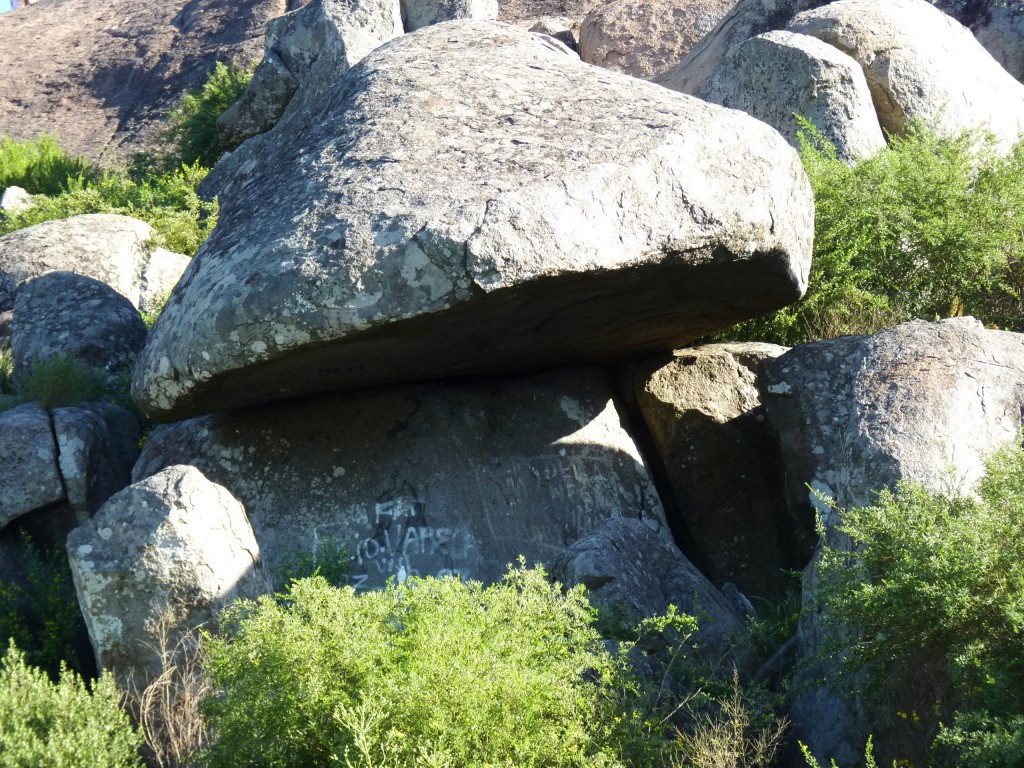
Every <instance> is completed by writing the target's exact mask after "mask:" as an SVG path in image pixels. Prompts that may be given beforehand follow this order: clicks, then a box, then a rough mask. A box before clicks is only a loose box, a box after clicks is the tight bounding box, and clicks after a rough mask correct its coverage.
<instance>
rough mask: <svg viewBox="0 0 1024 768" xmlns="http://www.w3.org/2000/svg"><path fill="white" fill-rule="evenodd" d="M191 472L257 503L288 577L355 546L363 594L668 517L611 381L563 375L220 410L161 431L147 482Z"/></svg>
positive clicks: (152, 445)
mask: <svg viewBox="0 0 1024 768" xmlns="http://www.w3.org/2000/svg"><path fill="white" fill-rule="evenodd" d="M171 464H191V465H194V466H196V467H198V468H199V469H201V470H202V471H203V473H204V474H206V476H207V477H209V478H210V479H211V480H213V481H214V482H217V483H220V484H222V485H224V486H225V487H227V488H228V489H229V490H230V491H231V492H232V493H233V494H234V495H235V496H236V497H237V498H238V499H239V500H241V501H242V503H243V504H245V507H246V510H247V511H248V513H249V516H250V519H251V520H252V525H253V529H254V530H255V532H256V538H257V540H258V541H259V543H260V548H261V550H262V551H263V555H264V558H265V560H266V562H267V563H268V566H269V567H270V569H271V572H272V573H273V574H274V575H275V578H276V579H277V580H278V581H279V582H280V580H281V579H283V578H285V577H287V575H288V573H287V571H288V568H289V563H290V562H292V561H295V560H296V559H297V558H301V557H302V556H306V555H311V554H312V555H314V556H315V555H316V554H317V552H319V551H320V550H321V549H322V548H323V547H325V546H326V548H327V549H326V551H331V550H337V549H338V548H339V547H344V548H345V549H347V551H348V553H349V555H350V557H351V571H350V580H351V583H352V584H353V585H355V586H356V587H358V588H371V587H379V586H381V585H383V584H384V583H385V582H386V580H387V579H388V578H390V577H394V576H400V575H401V574H403V573H404V574H405V575H407V576H413V575H420V576H428V575H443V574H451V573H458V574H462V575H463V576H465V577H467V578H473V579H480V580H482V581H485V582H494V581H497V580H498V579H500V578H501V576H502V575H504V573H505V569H506V566H507V565H508V564H509V563H512V562H515V560H516V558H517V557H518V556H519V555H521V554H522V555H525V556H526V557H527V558H528V560H529V561H530V562H531V563H534V562H550V561H551V560H553V559H554V557H555V556H556V555H557V554H558V553H559V552H561V550H562V549H563V548H564V547H565V546H567V545H568V544H571V543H572V542H574V541H576V540H577V539H578V538H580V537H581V536H583V535H585V534H587V533H589V532H590V531H592V530H593V529H594V528H596V527H597V526H599V525H600V524H601V523H603V522H604V521H605V520H607V519H609V518H612V517H620V516H621V517H642V518H646V519H649V520H651V521H652V522H654V521H656V522H657V524H659V525H663V524H664V513H663V511H662V508H661V503H660V501H659V500H658V497H657V494H656V492H655V490H654V487H653V485H652V483H651V481H650V479H649V477H648V474H647V470H646V468H645V466H644V464H643V462H642V459H641V458H640V455H639V453H638V452H637V449H636V447H635V446H634V444H633V442H632V440H631V439H630V437H629V435H628V434H626V432H625V431H624V429H623V427H622V424H621V416H620V414H619V413H618V411H617V410H616V408H615V405H614V403H613V401H612V391H611V387H610V384H609V382H608V380H607V376H606V375H605V374H604V373H603V372H601V371H597V370H591V369H583V370H563V371H558V372H552V373H547V374H542V375H538V376H534V377H530V378H525V379H517V380H501V381H490V382H482V383H478V384H466V385H460V386H454V385H441V384H437V385H422V386H418V387H410V388H399V389H393V390H388V391H382V392H377V393H372V394H364V395H359V396H348V397H346V396H339V395H334V396H330V397H322V398H317V399H310V400H304V401H297V402H295V403H289V404H282V405H278V406H274V407H264V408H261V409H260V410H259V411H258V412H249V413H247V412H239V413H236V414H218V415H214V416H208V417H202V418H198V419H195V420H192V421H187V422H182V423H179V424H174V425H170V426H168V427H166V428H163V429H161V430H157V431H156V432H154V433H153V434H152V435H151V436H150V438H149V440H148V441H147V442H146V445H145V447H144V448H143V452H142V456H141V457H140V459H139V462H138V464H137V465H136V467H135V470H134V477H135V478H142V477H145V476H147V475H150V474H152V473H154V472H157V471H159V470H160V469H162V468H163V467H165V466H168V465H171Z"/></svg>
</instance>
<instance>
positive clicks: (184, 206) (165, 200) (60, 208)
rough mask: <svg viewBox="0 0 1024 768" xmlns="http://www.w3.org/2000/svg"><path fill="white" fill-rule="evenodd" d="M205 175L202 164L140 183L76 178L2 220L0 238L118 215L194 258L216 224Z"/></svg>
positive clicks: (114, 176)
mask: <svg viewBox="0 0 1024 768" xmlns="http://www.w3.org/2000/svg"><path fill="white" fill-rule="evenodd" d="M206 172H207V171H206V169H205V168H202V167H200V166H199V165H186V166H182V167H180V168H178V169H176V170H173V171H168V172H166V173H163V174H160V175H157V176H152V177H148V178H142V179H138V180H135V179H132V178H130V177H129V176H128V175H127V174H125V173H119V172H108V173H105V174H103V175H102V176H101V177H100V178H98V179H95V180H92V181H87V180H83V179H74V180H72V181H71V182H69V184H68V186H67V189H65V190H64V191H63V192H61V193H60V194H55V195H53V196H39V197H37V198H35V205H34V206H33V207H32V208H30V209H28V210H26V211H22V212H20V213H16V214H12V215H10V216H8V217H7V218H5V219H4V220H2V221H0V236H2V235H5V234H7V233H9V232H13V231H14V230H16V229H22V228H23V227H29V226H32V225H33V224H38V223H40V222H43V221H50V220H53V219H65V218H68V217H69V216H76V215H78V214H82V213H116V214H122V215H124V216H133V217H134V218H136V219H141V220H142V221H145V222H146V223H148V224H149V225H150V226H152V227H153V229H154V230H156V242H155V245H160V246H163V247H164V248H167V249H168V250H171V251H174V252H176V253H184V254H186V255H189V256H191V255H194V254H195V252H196V251H197V250H199V246H201V245H202V244H203V242H204V241H205V240H206V238H207V237H208V236H209V234H210V232H212V231H213V228H214V227H215V226H216V224H217V211H218V206H217V203H216V201H214V202H211V203H208V202H205V201H203V200H202V199H200V197H199V195H198V194H197V192H196V188H197V187H198V185H199V182H201V181H202V180H203V178H204V177H205V176H206Z"/></svg>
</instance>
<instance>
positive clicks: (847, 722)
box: [764, 318, 1024, 764]
mask: <svg viewBox="0 0 1024 768" xmlns="http://www.w3.org/2000/svg"><path fill="white" fill-rule="evenodd" d="M764 369H765V379H764V381H765V385H766V388H767V391H768V393H769V394H768V396H767V398H766V407H767V409H768V413H769V417H770V419H771V422H772V424H773V425H774V427H775V429H776V432H777V433H778V434H779V436H780V444H781V449H782V455H783V460H784V463H785V467H786V476H787V482H788V485H789V495H790V499H791V503H793V504H794V505H796V504H801V505H802V506H803V507H804V509H805V510H808V511H809V510H811V509H812V508H814V507H817V509H818V511H819V512H820V513H821V515H822V519H823V522H824V525H825V529H826V533H827V535H828V536H829V538H830V541H831V543H832V545H833V546H839V547H842V546H846V544H844V541H843V539H842V538H841V537H839V536H838V535H837V534H835V533H834V527H835V525H836V523H837V522H838V520H839V519H840V516H841V512H840V511H838V510H841V509H848V508H850V507H854V506H867V505H870V504H872V503H873V502H874V493H875V492H876V491H878V490H880V489H881V488H883V487H885V486H890V487H892V486H895V484H896V483H898V482H899V481H901V480H906V481H913V482H916V483H920V484H922V485H924V486H925V487H926V488H927V489H929V490H931V491H933V492H947V491H949V490H951V489H955V488H957V487H958V486H959V485H960V484H962V486H963V488H964V489H965V490H966V489H968V488H970V486H971V485H973V483H974V482H975V481H976V480H978V479H979V478H980V477H981V475H982V472H983V464H982V457H983V456H984V455H985V454H987V453H989V452H990V451H992V450H993V449H995V448H996V447H999V446H1001V445H1005V444H1007V443H1011V442H1014V441H1016V440H1017V439H1019V434H1020V429H1021V425H1022V420H1024V417H1022V414H1024V336H1022V335H1020V334H1014V333H1006V332H1002V331H992V330H986V329H984V327H983V326H982V324H981V323H980V322H978V321H977V320H974V319H973V318H956V319H951V320H944V321H942V322H938V323H925V322H921V321H916V322H913V323H907V324H905V325H901V326H897V327H896V328H893V329H891V330H888V331H883V332H882V333H879V334H876V335H874V336H866V337H865V336H854V337H846V338H841V339H834V340H831V341H822V342H816V343H813V344H805V345H801V346H799V347H795V348H794V349H792V350H791V351H790V352H788V353H786V354H784V355H782V356H780V357H777V358H775V359H774V360H769V361H766V362H765V364H764ZM808 488H810V489H812V490H811V491H808ZM815 491H817V492H819V493H821V494H824V495H825V496H828V497H831V498H832V499H834V500H835V502H836V505H837V507H836V508H833V507H831V506H827V505H825V504H823V503H821V502H820V501H819V500H818V499H817V497H816V496H815V495H814V492H815ZM812 577H813V573H812V572H809V577H808V578H807V579H805V606H809V605H811V603H810V602H809V601H808V599H807V596H808V594H810V593H813V591H814V581H813V578H812ZM817 623H818V614H816V613H814V612H813V611H811V610H808V609H807V608H806V607H805V611H804V614H803V616H802V618H801V626H800V633H799V637H800V642H801V648H802V652H803V653H804V655H805V656H807V655H810V654H812V653H813V652H814V649H815V648H816V646H817V632H818V630H817ZM809 674H812V675H813V672H810V673H809ZM886 714H889V713H878V712H871V711H869V710H867V709H865V708H864V702H863V701H862V700H861V699H860V698H858V697H854V698H852V699H846V698H845V697H844V695H843V694H842V693H840V692H837V691H836V690H834V689H832V688H830V687H828V686H825V687H819V688H814V689H813V690H809V691H806V692H805V693H804V694H802V695H801V696H799V697H798V699H797V701H796V703H795V705H794V707H793V709H792V710H791V718H792V720H793V722H794V729H795V733H794V736H795V738H799V739H801V740H802V741H804V742H805V743H807V744H808V745H809V746H810V747H811V748H812V750H813V751H814V753H815V754H816V755H818V756H819V758H824V757H826V756H833V757H835V758H836V759H837V760H838V761H842V762H843V763H844V764H846V763H850V762H853V763H855V762H857V761H858V760H860V759H861V757H862V756H863V749H864V742H865V739H866V738H867V734H868V733H869V732H873V733H875V735H876V745H877V746H878V747H879V758H880V760H882V759H883V758H884V759H885V761H886V762H888V761H889V758H888V757H885V755H886V754H887V753H888V752H889V751H890V749H891V748H892V747H893V745H892V744H887V743H886V741H885V737H886V736H887V731H888V729H889V728H892V727H893V723H892V722H890V721H887V719H886V717H885V715H886ZM891 733H892V731H889V734H888V735H891ZM896 746H899V745H898V743H897V745H896Z"/></svg>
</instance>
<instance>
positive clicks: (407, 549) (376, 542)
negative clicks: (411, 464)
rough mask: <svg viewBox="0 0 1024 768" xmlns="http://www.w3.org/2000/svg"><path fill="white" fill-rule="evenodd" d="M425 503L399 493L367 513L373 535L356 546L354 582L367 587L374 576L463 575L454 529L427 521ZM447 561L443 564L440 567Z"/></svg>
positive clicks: (355, 584) (352, 579)
mask: <svg viewBox="0 0 1024 768" xmlns="http://www.w3.org/2000/svg"><path fill="white" fill-rule="evenodd" d="M424 506H425V505H424V504H423V502H422V501H420V500H419V499H418V498H416V497H415V496H410V495H399V496H394V497H392V498H388V499H385V500H383V501H379V502H377V503H376V504H374V507H373V510H372V511H370V512H369V513H368V514H367V518H368V519H367V522H368V523H369V524H370V526H371V527H372V528H373V530H374V533H373V535H371V536H368V537H366V538H363V539H361V540H360V541H359V542H358V543H357V544H356V548H355V554H354V557H353V566H354V570H355V572H354V573H353V574H352V575H351V577H350V579H351V583H352V586H354V587H355V588H356V589H359V588H361V587H365V586H366V585H367V584H368V582H369V581H370V579H371V577H372V576H378V577H379V576H395V577H396V578H400V579H401V580H404V578H408V577H409V576H424V575H434V576H447V575H461V569H460V568H458V567H457V565H456V564H455V563H453V562H451V561H452V557H453V556H454V554H455V553H454V551H453V550H454V549H455V548H454V547H452V546H451V545H452V544H453V543H454V533H453V531H452V529H451V528H445V527H435V526H432V525H428V524H427V522H426V516H425V509H424ZM442 562H443V567H437V566H438V565H441V564H442Z"/></svg>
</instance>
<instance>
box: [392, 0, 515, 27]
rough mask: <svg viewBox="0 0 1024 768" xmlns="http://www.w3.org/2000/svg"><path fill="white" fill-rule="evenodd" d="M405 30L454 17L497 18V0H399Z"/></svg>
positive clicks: (449, 19) (453, 19) (453, 18)
mask: <svg viewBox="0 0 1024 768" xmlns="http://www.w3.org/2000/svg"><path fill="white" fill-rule="evenodd" d="M401 2H402V24H403V25H404V26H405V31H406V32H415V31H416V30H417V29H421V28H423V27H428V26H430V25H431V24H438V23H440V22H442V21H455V20H456V19H486V20H493V19H496V18H498V0H401Z"/></svg>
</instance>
